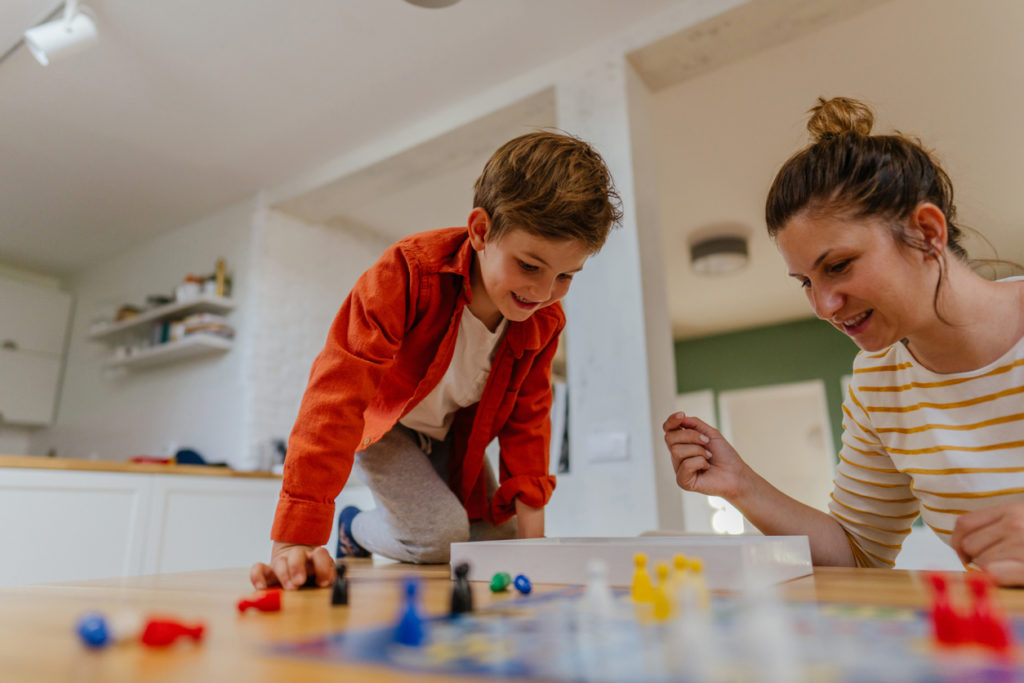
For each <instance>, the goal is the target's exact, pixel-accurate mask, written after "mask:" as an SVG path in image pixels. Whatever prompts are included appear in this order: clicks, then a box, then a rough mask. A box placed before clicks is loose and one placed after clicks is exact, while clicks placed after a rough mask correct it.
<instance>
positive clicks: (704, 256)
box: [690, 235, 747, 275]
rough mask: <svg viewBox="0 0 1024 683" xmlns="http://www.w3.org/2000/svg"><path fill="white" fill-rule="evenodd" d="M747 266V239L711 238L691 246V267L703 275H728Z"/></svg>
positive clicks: (728, 236)
mask: <svg viewBox="0 0 1024 683" xmlns="http://www.w3.org/2000/svg"><path fill="white" fill-rule="evenodd" d="M746 264H747V239H746V238H745V237H737V236H734V235H727V236H717V237H709V238H706V239H703V240H700V241H698V242H694V243H693V244H691V245H690V265H691V266H692V267H693V270H694V272H697V273H700V274H701V275H727V274H728V273H732V272H735V271H737V270H739V269H740V268H742V267H743V266H745V265H746Z"/></svg>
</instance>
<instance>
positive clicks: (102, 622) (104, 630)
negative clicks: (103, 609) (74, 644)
mask: <svg viewBox="0 0 1024 683" xmlns="http://www.w3.org/2000/svg"><path fill="white" fill-rule="evenodd" d="M75 631H76V632H77V633H78V636H79V637H80V638H81V639H82V642H83V643H85V645H87V646H88V647H94V648H99V647H105V646H106V645H108V644H109V643H110V642H111V633H110V629H109V627H108V626H107V620H106V619H105V618H104V617H103V615H102V614H100V613H99V612H89V613H88V614H85V615H83V616H82V618H81V619H79V620H78V625H77V626H76V628H75Z"/></svg>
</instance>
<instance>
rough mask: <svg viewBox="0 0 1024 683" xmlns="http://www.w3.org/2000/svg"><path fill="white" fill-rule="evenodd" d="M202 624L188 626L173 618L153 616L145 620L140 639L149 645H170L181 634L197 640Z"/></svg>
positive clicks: (201, 632)
mask: <svg viewBox="0 0 1024 683" xmlns="http://www.w3.org/2000/svg"><path fill="white" fill-rule="evenodd" d="M203 630H204V628H203V625H202V624H196V625H194V626H189V625H188V624H183V623H181V622H180V621H176V620H174V619H162V618H153V619H148V620H147V621H146V626H145V628H144V629H143V630H142V637H141V638H140V640H141V641H142V643H143V644H144V645H149V646H150V647H162V646H164V645H170V644H171V643H173V642H174V641H175V640H177V639H178V638H180V637H181V636H189V637H190V638H192V640H195V641H197V642H198V641H199V640H200V639H201V638H202V637H203Z"/></svg>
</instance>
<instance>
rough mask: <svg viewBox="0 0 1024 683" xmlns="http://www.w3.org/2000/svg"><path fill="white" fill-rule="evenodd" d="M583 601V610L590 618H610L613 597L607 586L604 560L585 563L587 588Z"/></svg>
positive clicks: (613, 603)
mask: <svg viewBox="0 0 1024 683" xmlns="http://www.w3.org/2000/svg"><path fill="white" fill-rule="evenodd" d="M583 600H584V603H583V608H584V610H585V611H586V612H587V613H588V614H590V615H591V616H595V617H598V618H602V617H610V616H611V615H612V612H614V610H615V597H614V596H613V595H612V589H611V587H610V586H609V585H608V565H607V564H606V563H605V561H604V560H591V561H590V562H588V563H587V587H586V589H585V592H584V593H583Z"/></svg>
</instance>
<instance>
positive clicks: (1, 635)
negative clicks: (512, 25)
mask: <svg viewBox="0 0 1024 683" xmlns="http://www.w3.org/2000/svg"><path fill="white" fill-rule="evenodd" d="M410 574H416V575H419V576H421V577H422V578H423V584H422V601H421V604H422V606H423V608H424V611H425V612H426V613H427V614H432V615H436V614H443V613H445V612H446V610H447V605H448V601H449V599H450V590H451V583H450V581H449V578H448V567H447V565H434V566H411V565H403V564H392V563H388V564H380V563H378V564H374V563H373V562H371V561H370V560H353V561H350V564H349V571H348V575H349V577H350V588H349V595H350V604H349V606H348V607H332V606H331V605H330V604H329V595H330V589H317V590H302V591H297V592H295V591H292V592H287V593H285V594H284V598H283V609H282V611H280V612H277V613H272V614H262V613H258V612H254V611H250V612H248V613H246V614H239V613H238V611H237V609H236V607H235V605H236V602H237V601H238V599H239V598H241V597H243V596H246V595H248V594H250V593H251V588H250V586H249V581H248V570H247V569H225V570H216V571H202V572H187V573H179V574H163V575H152V576H140V577H132V578H126V579H107V580H97V581H82V582H75V583H65V584H51V585H38V586H18V587H14V588H4V589H0V606H2V610H0V611H2V614H3V619H0V672H3V674H2V676H3V678H4V680H12V681H65V680H74V681H138V680H147V681H149V680H154V681H157V680H159V681H172V682H173V681H182V682H186V681H187V682H189V683H192V682H193V681H215V680H216V681H220V680H226V681H232V680H237V681H245V682H246V683H256V682H259V681H268V682H269V681H284V680H288V681H303V683H320V682H323V683H327V682H328V681H330V682H332V683H333V682H335V681H338V680H359V681H407V680H409V679H411V678H416V680H423V681H441V680H450V679H444V678H439V677H430V676H419V675H417V676H415V677H414V676H412V675H411V674H410V673H409V672H408V671H401V670H397V669H388V668H382V667H370V666H367V665H362V664H356V663H343V662H331V663H324V662H316V661H312V660H304V659H296V658H288V657H280V656H273V655H271V654H270V653H269V649H270V647H271V646H272V645H275V644H280V643H282V642H287V641H291V640H297V639H302V638H311V637H316V636H320V635H323V634H326V633H331V632H337V631H340V630H343V629H346V628H352V627H357V628H358V627H369V626H379V625H382V624H390V623H393V621H394V615H395V614H397V613H398V609H399V599H400V595H399V594H400V590H398V589H397V585H396V582H395V581H393V580H391V579H397V578H399V577H403V576H408V575H410ZM554 588H558V587H552V586H536V590H537V592H544V591H546V590H552V589H554ZM781 593H782V597H783V598H784V599H788V600H796V601H818V602H841V603H856V604H873V605H878V604H881V605H894V606H925V605H927V603H928V590H927V586H926V585H925V583H924V581H923V577H922V575H921V574H919V573H917V572H907V571H900V570H884V569H846V568H842V569H840V568H819V569H817V570H816V571H815V572H814V574H813V575H812V576H807V577H804V578H801V579H796V580H794V581H790V582H788V583H785V584H783V585H782V586H781ZM473 597H474V601H475V602H476V604H477V605H478V606H483V605H487V604H490V603H494V602H497V601H501V600H504V599H508V598H509V596H508V595H507V594H499V595H497V596H495V595H492V594H491V593H490V591H489V590H488V587H487V585H486V583H482V582H476V583H474V584H473ZM997 597H998V599H999V601H1000V602H1001V604H1002V605H1003V606H1004V608H1006V609H1007V610H1009V611H1012V612H1015V613H1017V614H1024V591H1019V590H1008V589H1002V590H999V591H998V595H997ZM118 608H121V609H130V610H133V611H137V612H139V613H145V614H149V613H161V612H162V613H167V614H173V615H177V616H179V617H180V618H182V619H183V620H201V621H203V622H205V624H206V626H207V635H206V637H205V639H204V642H203V643H201V644H199V645H194V644H191V643H180V644H177V645H174V646H171V647H170V648H167V649H150V648H145V647H142V646H139V645H137V644H123V645H120V646H114V647H110V648H107V649H105V650H99V651H92V650H88V649H87V648H85V647H84V646H83V645H82V644H81V643H80V642H79V639H78V637H77V635H76V634H75V633H74V624H75V623H76V621H77V619H78V618H79V617H80V616H81V615H82V614H83V613H85V612H87V611H91V610H99V611H103V612H105V613H108V614H110V613H114V612H116V610H117V609H118ZM459 680H468V679H466V678H460V679H459Z"/></svg>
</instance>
